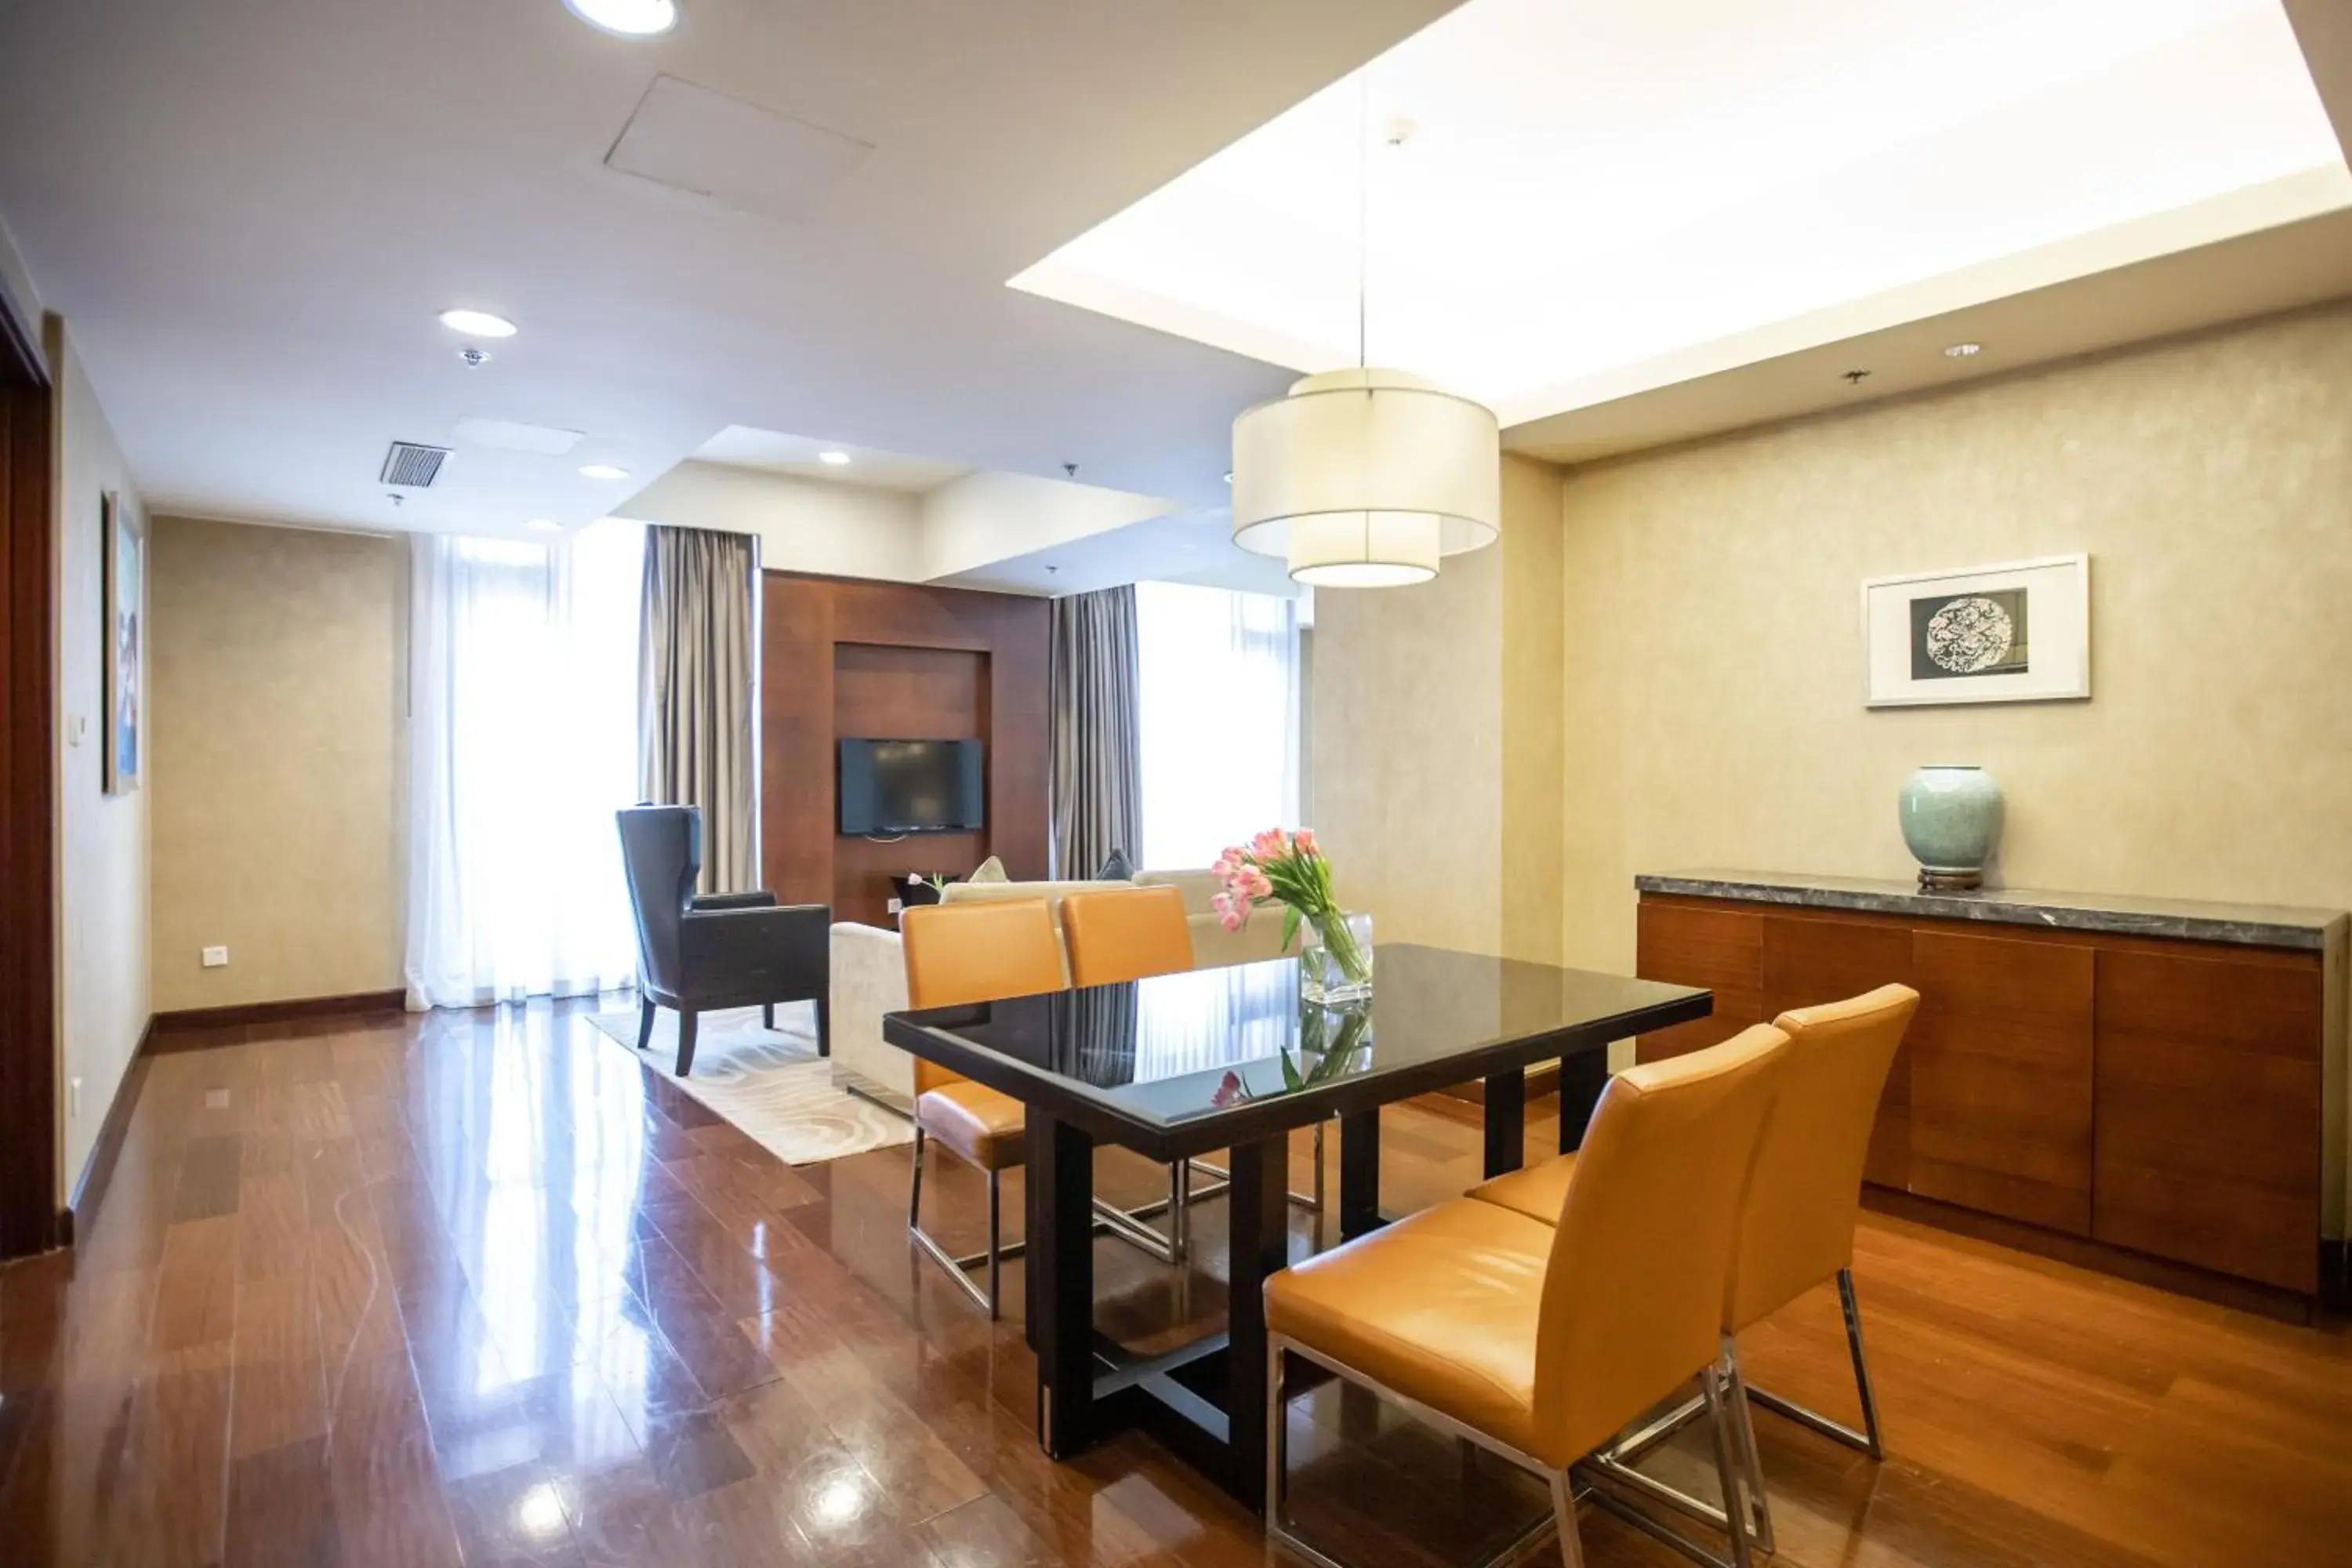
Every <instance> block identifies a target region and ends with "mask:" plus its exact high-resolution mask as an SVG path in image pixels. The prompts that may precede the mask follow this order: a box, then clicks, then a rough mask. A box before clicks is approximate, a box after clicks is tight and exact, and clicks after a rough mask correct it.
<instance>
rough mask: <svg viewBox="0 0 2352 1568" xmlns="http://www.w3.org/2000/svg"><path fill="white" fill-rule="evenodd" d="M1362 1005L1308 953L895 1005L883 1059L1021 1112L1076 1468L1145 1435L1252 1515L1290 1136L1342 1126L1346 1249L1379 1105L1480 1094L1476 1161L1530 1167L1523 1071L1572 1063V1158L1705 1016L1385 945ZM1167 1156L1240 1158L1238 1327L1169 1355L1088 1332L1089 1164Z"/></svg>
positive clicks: (1063, 1416)
mask: <svg viewBox="0 0 2352 1568" xmlns="http://www.w3.org/2000/svg"><path fill="white" fill-rule="evenodd" d="M1371 969H1372V975H1373V984H1372V985H1371V988H1370V995H1369V996H1368V997H1364V998H1360V999H1357V1000H1355V1001H1351V1002H1344V1003H1339V1004H1337V1005H1327V1004H1326V1003H1324V1002H1323V1001H1321V1000H1319V999H1318V998H1316V997H1314V996H1311V995H1309V994H1306V993H1305V991H1304V988H1303V983H1304V980H1305V976H1304V973H1303V970H1302V965H1301V961H1300V960H1299V959H1297V958H1295V957H1292V958H1279V959H1274V960H1270V961H1267V962H1265V963H1249V964H1240V965H1235V966H1233V967H1230V968H1215V969H1199V970H1192V971H1187V972H1183V973H1172V974H1162V975H1155V976H1153V977H1151V978H1149V979H1144V980H1136V981H1129V982H1125V983H1122V984H1112V985H1097V986H1088V987H1080V988H1072V989H1067V990H1063V991H1056V992H1051V993H1046V994H1037V995H1029V996H1015V997H1010V998H1006V999H1004V1000H1001V1001H992V1002H980V1003H972V1004H969V1005H961V1006H951V1007H934V1008H929V1009H922V1010H916V1011H908V1012H900V1013H892V1014H889V1015H887V1016H885V1018H884V1019H883V1036H884V1037H885V1038H886V1039H887V1040H888V1041H889V1043H891V1044H892V1045H895V1046H898V1047H901V1048H902V1049H905V1050H907V1051H908V1052H910V1053H912V1054H913V1055H915V1056H917V1057H919V1058H923V1059H925V1060H927V1061H930V1062H935V1063H937V1064H938V1065H940V1066H941V1067H943V1068H949V1069H950V1070H951V1071H954V1072H957V1073H961V1074H962V1075H963V1076H964V1077H966V1078H969V1079H973V1080H974V1081H976V1082H979V1083H982V1084H985V1085H986V1086H988V1087H989V1088H991V1089H997V1090H1000V1091H1002V1092H1003V1093H1004V1094H1007V1095H1010V1096H1012V1097H1013V1099H1015V1100H1020V1101H1022V1102H1023V1105H1024V1109H1025V1125H1026V1153H1027V1205H1026V1217H1027V1226H1028V1228H1027V1246H1026V1248H1025V1251H1024V1268H1025V1271H1026V1272H1025V1281H1026V1286H1027V1292H1026V1296H1027V1313H1028V1324H1027V1332H1028V1337H1029V1342H1030V1343H1031V1345H1032V1346H1034V1349H1035V1351H1036V1355H1037V1432H1038V1441H1039V1442H1040V1444H1041V1445H1042V1446H1043V1447H1044V1448H1045V1452H1046V1453H1048V1454H1049V1455H1051V1456H1053V1457H1054V1458H1056V1459H1067V1458H1073V1457H1075V1456H1076V1455H1078V1454H1080V1453H1082V1452H1084V1451H1085V1450H1086V1449H1087V1448H1088V1447H1091V1446H1092V1445H1094V1444H1096V1443H1097V1442H1100V1441H1102V1440H1103V1439H1104V1438H1106V1437H1108V1436H1111V1435H1113V1434H1114V1433H1116V1432H1118V1431H1120V1430H1122V1429H1125V1428H1129V1427H1140V1428H1142V1429H1143V1430H1145V1431H1147V1432H1150V1434H1152V1435H1153V1436H1156V1437H1158V1438H1160V1440H1161V1441H1162V1442H1163V1443H1165V1444H1166V1445H1167V1446H1168V1447H1171V1449H1173V1450H1175V1451H1176V1452H1177V1453H1178V1454H1179V1456H1180V1457H1181V1458H1184V1459H1185V1460H1186V1461H1187V1462H1189V1463H1190V1464H1192V1466H1193V1467H1194V1468H1197V1469H1199V1470H1201V1471H1202V1473H1204V1474H1205V1475H1207V1476H1209V1477H1210V1478H1211V1479H1214V1480H1215V1481H1217V1482H1219V1483H1220V1484H1221V1485H1222V1486H1223V1487H1224V1489H1226V1490H1228V1491H1230V1492H1231V1493H1232V1494H1233V1495H1234V1497H1236V1498H1237V1499H1239V1500H1242V1501H1243V1502H1244V1503H1246V1504H1248V1505H1249V1506H1251V1507H1252V1508H1256V1507H1258V1506H1260V1505H1261V1504H1262V1502H1263V1493H1264V1488H1265V1479H1264V1478H1265V1453H1266V1441H1267V1427H1266V1416H1267V1409H1266V1378H1265V1373H1266V1366H1265V1343H1266V1339H1265V1292H1264V1285H1265V1279H1266V1278H1267V1276H1269V1275H1271V1274H1273V1273H1274V1272H1276V1270H1278V1269H1280V1268H1284V1267H1285V1266H1286V1264H1287V1263H1288V1262H1289V1258H1290V1247H1291V1231H1290V1226H1289V1215H1288V1204H1289V1201H1290V1194H1289V1154H1290V1133H1291V1132H1292V1131H1294V1130H1296V1129H1298V1128H1303V1127H1312V1126H1316V1125H1318V1124H1319V1123H1321V1122H1323V1121H1328V1120H1329V1119H1331V1118H1334V1117H1336V1118H1337V1119H1338V1120H1339V1194H1338V1195H1339V1214H1338V1219H1339V1235H1340V1237H1341V1238H1342V1240H1343V1241H1344V1240H1346V1239H1351V1238H1353V1237H1358V1236H1361V1235H1364V1234H1367V1233H1368V1232H1370V1231H1371V1230H1373V1229H1376V1228H1377V1227H1378V1226H1381V1225H1382V1224H1383V1223H1385V1218H1384V1216H1383V1215H1382V1214H1381V1209H1380V1161H1381V1153H1380V1142H1381V1110H1382V1108H1383V1107H1386V1106H1389V1105H1392V1104H1395V1103H1396V1102H1398V1101H1400V1100H1405V1099H1408V1098H1410V1097H1412V1096H1414V1095H1420V1094H1427V1093H1430V1092H1432V1091H1434V1090H1438V1089H1447V1088H1449V1087H1452V1086H1455V1085H1460V1084H1464V1083H1467V1082H1477V1083H1479V1084H1481V1086H1482V1089H1483V1107H1482V1109H1483V1113H1484V1114H1483V1121H1484V1124H1485V1140H1484V1141H1485V1169H1486V1174H1487V1175H1488V1176H1490V1177H1491V1176H1497V1175H1501V1174H1503V1173H1505V1172H1507V1171H1512V1170H1516V1169H1517V1168H1518V1167H1519V1165H1520V1164H1521V1163H1522V1161H1523V1158H1524V1149H1525V1141H1526V1132H1525V1117H1526V1103H1527V1069H1528V1068H1529V1067H1531V1066H1534V1065H1536V1064H1538V1063H1541V1062H1546V1061H1550V1060H1553V1059H1557V1060H1558V1061H1559V1093H1560V1114H1559V1146H1560V1149H1561V1151H1562V1152H1567V1151H1569V1150H1570V1149H1573V1148H1575V1147H1576V1146H1577V1144H1578V1143H1579V1142H1580V1140H1581V1139H1582V1137H1583V1131H1584V1126H1585V1123H1586V1121H1588V1120H1589V1119H1590V1117H1591V1111H1592V1108H1593V1106H1594V1104H1595V1103H1596V1102H1597V1101H1598V1100H1599V1099H1600V1097H1601V1090H1602V1089H1603V1088H1604V1087H1605V1086H1606V1084H1607V1082H1608V1074H1609V1069H1608V1050H1609V1047H1610V1045H1611V1043H1612V1041H1616V1040H1622V1039H1628V1038H1631V1037H1633V1036H1635V1035H1638V1034H1641V1033H1643V1032H1645V1031H1647V1030H1652V1029H1662V1028H1664V1027H1667V1026H1670V1025H1675V1024H1681V1023H1687V1022H1689V1021H1691V1020H1693V1019H1696V1018H1703V1017H1706V1016H1707V1015H1708V1014H1709V1012H1710V1011H1711V1010H1712V1008H1713V1005H1714V1003H1713V997H1712V995H1711V994H1709V993H1708V992H1706V991H1704V990H1698V989H1694V988H1692V987H1690V986H1685V985H1669V984H1662V983H1660V982H1656V981H1648V980H1635V979H1631V978H1628V977H1625V976H1622V975H1616V974H1606V973H1595V972H1592V971H1590V970H1581V969H1568V968H1562V967H1559V966H1557V965H1554V964H1548V963H1529V962H1527V961H1524V960H1519V959H1510V958H1499V957H1494V956H1489V955H1486V954H1481V953H1472V952H1454V951H1452V950H1449V949H1444V948H1438V947H1428V946H1421V945H1416V944H1409V943H1382V944H1380V945H1378V946H1377V947H1376V948H1375V949H1374V951H1373V963H1372V966H1371ZM1106 1144H1108V1145H1115V1146H1117V1147H1119V1148H1123V1149H1129V1150H1132V1151H1134V1152H1136V1153H1138V1154H1140V1155H1142V1156H1144V1157H1145V1158H1146V1159H1149V1160H1151V1161H1154V1162H1157V1163H1163V1164H1165V1163H1174V1162H1176V1161H1179V1160H1186V1159H1191V1158H1193V1157H1196V1156H1199V1155H1203V1154H1207V1153H1209V1152H1212V1151H1215V1150H1227V1151H1230V1156H1229V1164H1228V1166H1227V1169H1228V1171H1229V1173H1230V1182H1231V1185H1230V1187H1229V1188H1228V1190H1227V1192H1226V1194H1225V1197H1226V1201H1227V1202H1228V1203H1229V1205H1230V1213H1229V1215H1228V1223H1227V1227H1226V1235H1227V1246H1228V1258H1227V1266H1226V1279H1227V1310H1226V1321H1225V1326H1224V1327H1223V1329H1222V1330H1220V1331H1215V1332H1213V1333H1209V1334H1205V1335H1202V1336H1201V1337H1200V1338H1198V1339H1195V1340H1193V1341H1192V1342H1188V1343H1185V1344H1183V1345H1181V1346H1179V1347H1177V1348H1174V1349H1171V1350H1167V1351H1162V1352H1159V1353H1155V1354H1137V1353H1131V1352H1129V1351H1128V1350H1127V1349H1125V1348H1124V1347H1122V1346H1120V1345H1119V1344H1118V1343H1117V1342H1114V1341H1112V1340H1111V1339H1110V1338H1108V1336H1106V1335H1104V1334H1102V1333H1100V1332H1098V1331H1097V1327H1096V1322H1095V1311H1094V1308H1095V1279H1094V1237H1095V1231H1096V1225H1095V1216H1094V1152H1095V1150H1096V1149H1097V1147H1098V1146H1102V1145H1106Z"/></svg>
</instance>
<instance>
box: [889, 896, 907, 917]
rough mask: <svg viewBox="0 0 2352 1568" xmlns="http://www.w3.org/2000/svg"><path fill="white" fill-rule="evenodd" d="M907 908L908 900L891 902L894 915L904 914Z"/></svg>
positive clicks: (891, 910)
mask: <svg viewBox="0 0 2352 1568" xmlns="http://www.w3.org/2000/svg"><path fill="white" fill-rule="evenodd" d="M906 908H907V900H904V899H893V900H890V912H891V913H892V914H894V915H895V914H902V913H904V912H905V910H906Z"/></svg>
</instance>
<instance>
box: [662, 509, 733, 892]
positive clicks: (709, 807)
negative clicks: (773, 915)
mask: <svg viewBox="0 0 2352 1568" xmlns="http://www.w3.org/2000/svg"><path fill="white" fill-rule="evenodd" d="M759 580H760V542H759V540H758V539H756V538H755V537H753V536H751V535H750V534H743V533H715V532H712V531H709V530H707V529H699V528H663V527H660V526H658V525H656V526H652V527H648V528H647V529H646V585H645V596H644V599H643V601H642V604H641V606H640V610H639V614H638V621H637V787H638V789H639V791H640V792H641V793H642V794H643V795H644V796H645V798H646V800H648V801H650V802H652V803H654V804H656V805H698V806H700V807H701V808H702V879H701V881H700V883H699V884H698V890H699V891H701V892H705V893H733V892H746V891H749V890H751V889H755V888H757V887H758V886H759V885H760V814H759V796H758V793H757V789H756V784H755V781H756V780H757V778H758V775H759V767H760V759H759V756H758V754H757V746H756V743H755V741H754V736H755V733H756V731H755V730H754V728H753V713H752V703H753V700H754V697H755V693H756V692H757V690H758V679H759V677H758V670H759V638H758V637H757V636H756V635H755V632H754V626H755V624H756V623H755V616H756V614H757V612H756V609H755V606H754V605H753V603H752V596H753V595H754V593H755V592H756V590H757V588H758V585H759Z"/></svg>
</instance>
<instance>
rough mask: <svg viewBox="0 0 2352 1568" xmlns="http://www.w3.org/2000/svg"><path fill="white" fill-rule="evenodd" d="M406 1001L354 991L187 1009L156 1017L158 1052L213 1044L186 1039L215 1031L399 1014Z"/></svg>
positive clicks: (394, 994)
mask: <svg viewBox="0 0 2352 1568" xmlns="http://www.w3.org/2000/svg"><path fill="white" fill-rule="evenodd" d="M406 1000H407V993H406V992H404V991H398V990H394V991H353V992H351V993H348V994H344V995H341V996H294V997H289V998H287V999H286V1000H284V1001H282V1002H237V1003H232V1004H231V1005H228V1006H226V1007H187V1008H182V1009H180V1010H178V1011H176V1012H171V1013H158V1014H156V1015H155V1022H154V1025H153V1030H154V1035H155V1045H154V1047H153V1048H154V1049H155V1050H158V1051H173V1050H192V1049H196V1048H199V1047H202V1046H205V1045H207V1044H210V1043H211V1042H209V1041H205V1040H203V1039H201V1038H199V1039H194V1040H187V1039H183V1038H181V1037H184V1036H188V1035H199V1036H200V1035H202V1034H204V1033H205V1031H208V1030H212V1029H238V1028H251V1027H254V1026H257V1025H267V1024H290V1023H296V1022H299V1021H301V1020H303V1019H308V1018H333V1017H344V1016H368V1015H372V1014H378V1013H397V1012H399V1011H401V1009H402V1007H403V1005H404V1003H405V1002H406Z"/></svg>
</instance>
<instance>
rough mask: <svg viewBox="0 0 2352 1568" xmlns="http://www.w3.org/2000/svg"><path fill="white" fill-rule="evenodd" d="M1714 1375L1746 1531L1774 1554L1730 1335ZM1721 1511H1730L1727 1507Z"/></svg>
mask: <svg viewBox="0 0 2352 1568" xmlns="http://www.w3.org/2000/svg"><path fill="white" fill-rule="evenodd" d="M1718 1375H1719V1376H1720V1377H1721V1380H1722V1383H1723V1394H1724V1400H1725V1403H1726V1405H1727V1414H1728V1415H1729V1417H1730V1421H1731V1435H1732V1437H1733V1439H1734V1443H1735V1447H1737V1450H1738V1455H1737V1457H1738V1460H1739V1468H1740V1470H1741V1471H1742V1472H1743V1477H1744V1482H1745V1485H1746V1487H1747V1491H1748V1495H1747V1497H1746V1499H1745V1502H1746V1504H1747V1507H1746V1509H1745V1510H1743V1514H1744V1517H1745V1518H1746V1519H1747V1521H1748V1528H1749V1529H1751V1530H1753V1531H1755V1533H1756V1546H1757V1549H1758V1550H1759V1551H1761V1552H1775V1551H1778V1550H1779V1547H1778V1545H1777V1543H1776V1542H1775V1541H1774V1538H1773V1535H1772V1500H1771V1496H1770V1494H1769V1493H1768V1492H1767V1491H1766V1490H1765V1489H1764V1457H1763V1455H1762V1454H1760V1453H1759V1452H1758V1451H1757V1447H1756V1424H1755V1422H1754V1421H1752V1420H1751V1419H1749V1416H1748V1379H1747V1377H1746V1376H1745V1374H1743V1373H1741V1372H1740V1370H1739V1342H1738V1339H1737V1338H1735V1337H1734V1336H1732V1335H1730V1334H1726V1335H1724V1336H1723V1363H1722V1366H1721V1369H1720V1372H1719V1374H1718ZM1725 1511H1726V1512H1729V1511H1731V1510H1729V1509H1728V1508H1727V1509H1726V1510H1725Z"/></svg>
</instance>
